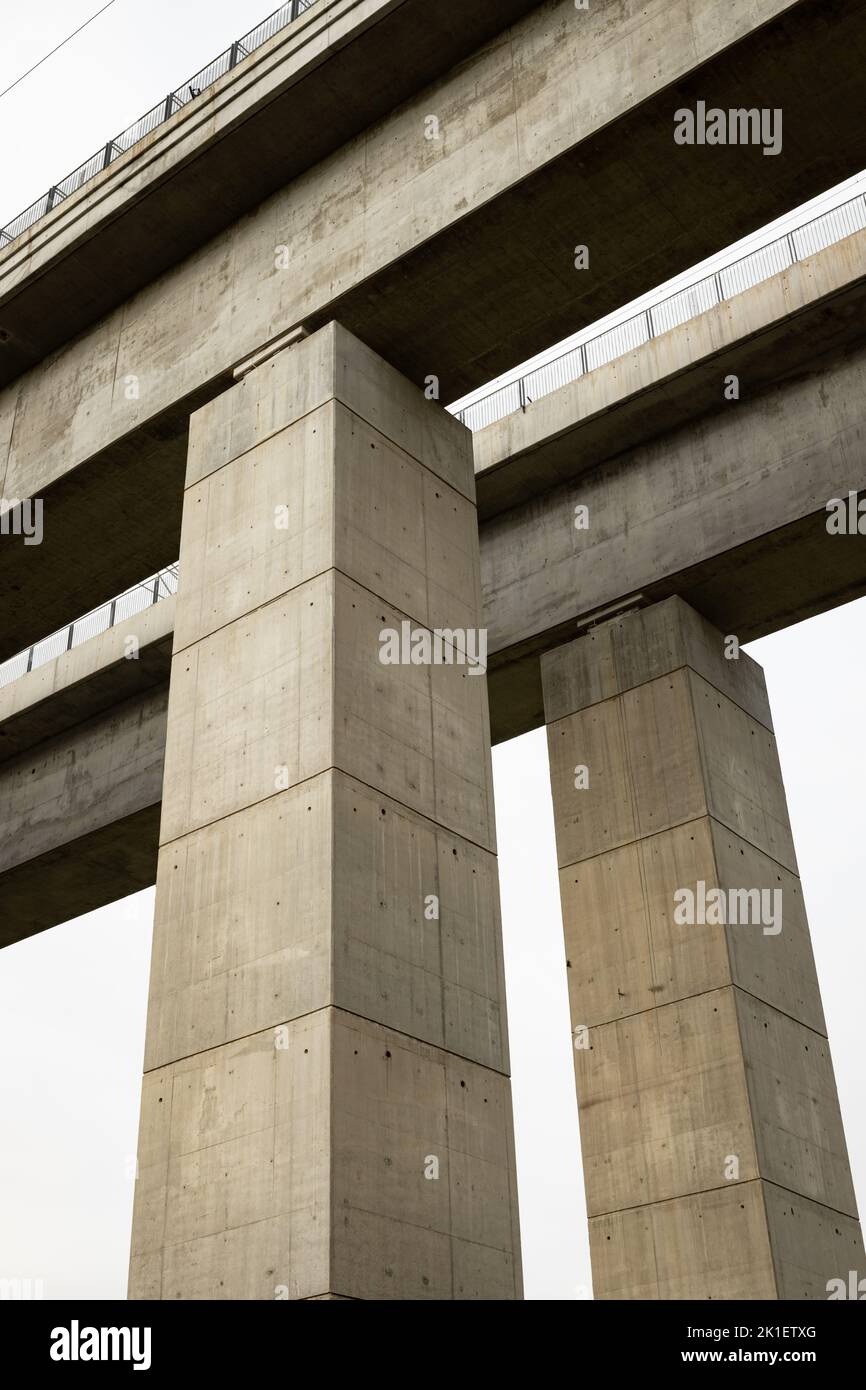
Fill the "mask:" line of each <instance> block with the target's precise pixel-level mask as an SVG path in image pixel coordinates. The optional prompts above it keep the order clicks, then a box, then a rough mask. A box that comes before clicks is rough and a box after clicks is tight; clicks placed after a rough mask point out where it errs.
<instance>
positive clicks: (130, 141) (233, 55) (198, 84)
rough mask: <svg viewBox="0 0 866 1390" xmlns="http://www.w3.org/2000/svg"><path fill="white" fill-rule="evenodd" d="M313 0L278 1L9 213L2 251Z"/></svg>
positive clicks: (1, 233)
mask: <svg viewBox="0 0 866 1390" xmlns="http://www.w3.org/2000/svg"><path fill="white" fill-rule="evenodd" d="M316 3H317V0H290V3H288V4H286V5H281V6H280V8H279V9H278V10H275V11H274V13H273V14H272V15H269V16H268V18H267V19H263V20H262V22H261V24H257V25H256V27H255V28H254V29H251V30H250V31H249V33H248V34H244V36H243V38H240V39H237V40H236V41H235V42H234V43H233V44H230V46H229V47H228V48H227V49H226V50H225V52H224V53H221V54H220V55H219V57H218V58H214V60H213V62H211V63H208V64H207V66H206V67H203V68H201V69H200V71H199V72H197V73H196V74H195V75H194V76H193V77H191V78H190V79H189V81H187V82H182V83H181V85H180V86H179V87H178V88H176V90H175V91H173V92H169V94H168V96H166V97H163V99H162V100H161V101H159V102H157V104H156V106H152V107H151V108H150V110H149V111H147V112H145V114H144V115H143V116H140V117H139V119H138V120H137V121H134V122H133V124H132V125H131V126H128V127H127V128H126V130H124V131H122V132H121V134H120V135H115V136H114V138H113V139H111V140H108V141H106V143H105V144H104V145H102V146H101V147H100V148H99V149H98V150H97V151H96V154H94V155H91V156H90V158H89V159H85V161H84V163H83V164H79V166H78V168H77V169H73V171H72V173H71V174H67V175H66V178H65V179H61V180H60V182H59V183H56V184H52V186H51V188H49V190H48V192H47V193H43V195H42V197H41V198H37V199H36V202H35V203H31V204H30V206H29V208H25V209H24V211H23V212H20V213H19V214H18V216H17V217H13V219H12V221H11V222H7V224H6V226H5V227H0V250H2V249H3V248H4V247H6V246H9V245H10V244H11V242H13V241H14V240H15V238H16V237H19V236H21V234H22V232H26V231H27V230H28V229H29V228H30V227H32V226H33V224H34V223H35V222H38V221H39V219H40V217H44V216H45V215H46V213H49V212H51V210H52V208H56V207H57V205H58V204H59V203H62V202H63V200H64V198H68V197H69V195H70V193H76V192H77V191H78V189H79V188H81V187H82V186H83V185H84V184H85V183H88V182H89V181H90V179H93V178H95V177H96V175H97V174H101V173H102V171H103V169H107V168H108V166H109V164H112V163H113V162H114V160H115V159H118V158H119V157H120V155H122V154H126V152H127V150H131V149H132V147H133V145H137V144H138V142H139V140H143V139H144V137H145V136H146V135H149V134H150V132H151V131H152V130H155V129H156V127H157V126H159V125H162V123H163V121H167V120H168V119H169V117H170V116H173V115H174V114H175V112H176V111H180V110H181V108H182V107H184V106H188V105H189V103H190V102H191V101H194V100H195V98H196V97H198V96H201V94H202V92H204V91H205V90H206V89H207V88H208V87H210V86H211V85H212V84H213V83H214V82H216V81H217V80H218V78H220V77H224V76H225V74H226V73H227V72H231V70H232V68H234V67H236V66H237V64H238V63H239V62H240V61H241V59H242V58H247V57H249V55H250V54H251V53H252V52H254V50H255V49H257V48H259V47H260V46H261V45H262V44H263V43H265V42H266V41H267V40H268V39H270V38H273V36H274V34H276V33H278V32H279V30H280V29H284V28H285V27H286V25H288V24H292V23H293V22H294V21H295V20H296V19H298V18H299V17H300V16H301V15H302V14H304V13H305V12H306V11H307V10H310V9H312V8H313V6H314V5H315V4H316Z"/></svg>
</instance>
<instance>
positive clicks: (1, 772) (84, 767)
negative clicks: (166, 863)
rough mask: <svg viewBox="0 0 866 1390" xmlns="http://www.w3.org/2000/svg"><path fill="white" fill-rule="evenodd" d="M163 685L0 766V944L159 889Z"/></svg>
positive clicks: (165, 688) (164, 692) (115, 705)
mask: <svg viewBox="0 0 866 1390" xmlns="http://www.w3.org/2000/svg"><path fill="white" fill-rule="evenodd" d="M167 700H168V691H167V687H166V686H165V685H162V686H155V687H153V688H151V689H149V690H146V691H144V692H143V693H142V694H140V695H136V696H132V697H130V698H128V699H127V700H125V701H124V702H123V703H120V704H114V705H112V706H111V708H110V709H107V710H104V711H103V712H102V713H101V714H98V715H96V716H94V717H92V718H90V719H87V720H86V721H85V722H84V723H82V724H78V725H76V726H75V727H74V728H72V729H70V730H68V731H67V732H64V733H61V734H57V735H56V736H54V737H52V738H48V739H46V740H45V741H44V742H41V743H39V744H38V745H37V746H35V747H31V748H28V749H27V750H26V751H24V752H21V753H19V754H17V755H16V756H14V757H8V758H6V759H5V760H4V761H3V762H2V763H0V804H2V806H3V839H2V842H0V945H3V946H6V945H10V944H11V943H12V942H13V941H18V940H20V939H21V938H22V937H25V936H30V935H31V934H32V933H33V932H36V931H42V930H44V929H45V928H46V927H51V926H54V925H55V924H56V923H58V922H66V921H68V920H69V919H70V918H72V917H76V916H78V915H79V914H80V913H83V912H89V911H92V910H93V909H95V908H97V907H102V906H103V905H104V904H105V903H106V902H112V901H114V900H115V899H116V898H122V897H125V896H126V895H127V894H129V893H134V892H136V891H137V890H138V889H140V888H146V887H148V886H149V885H150V884H151V883H152V882H153V871H154V862H155V855H156V841H157V830H158V823H159V805H160V800H161V796H162V770H163V758H164V753H165V727H166V706H167Z"/></svg>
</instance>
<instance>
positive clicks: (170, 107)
mask: <svg viewBox="0 0 866 1390" xmlns="http://www.w3.org/2000/svg"><path fill="white" fill-rule="evenodd" d="M173 114H174V92H169V94H168V96H167V97H166V99H165V110H164V111H163V113H162V119H163V120H164V121H167V120H168V118H169V116H171V115H173Z"/></svg>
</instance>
